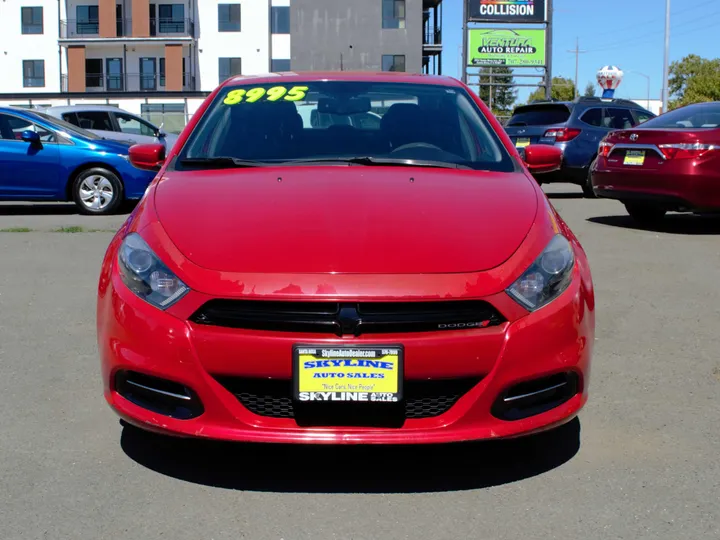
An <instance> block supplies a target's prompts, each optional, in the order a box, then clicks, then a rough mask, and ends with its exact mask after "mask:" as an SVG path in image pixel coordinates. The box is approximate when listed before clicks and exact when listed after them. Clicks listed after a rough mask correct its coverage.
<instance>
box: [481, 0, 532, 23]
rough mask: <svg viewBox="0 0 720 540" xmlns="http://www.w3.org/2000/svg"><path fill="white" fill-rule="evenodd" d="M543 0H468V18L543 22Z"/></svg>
mask: <svg viewBox="0 0 720 540" xmlns="http://www.w3.org/2000/svg"><path fill="white" fill-rule="evenodd" d="M545 9H546V6H545V0H469V2H468V19H469V20H470V21H473V22H496V23H517V22H538V23H541V22H545V21H546V12H545Z"/></svg>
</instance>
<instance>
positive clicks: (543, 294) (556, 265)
mask: <svg viewBox="0 0 720 540" xmlns="http://www.w3.org/2000/svg"><path fill="white" fill-rule="evenodd" d="M574 264H575V255H574V253H573V249H572V246H571V245H570V242H568V240H567V238H565V237H564V236H562V235H560V234H558V235H555V236H554V237H553V239H552V240H550V243H549V244H548V245H547V247H546V248H545V249H544V250H543V252H542V253H541V254H540V256H539V257H538V258H537V259H535V262H534V263H532V264H531V265H530V268H528V269H527V270H525V273H523V275H522V276H520V278H519V279H518V280H517V281H516V282H515V283H513V284H512V285H511V286H510V287H509V288H508V289H507V293H508V294H509V295H510V296H512V297H513V298H514V299H515V300H517V301H518V302H519V303H520V304H522V306H523V307H525V308H527V309H529V310H530V311H535V310H536V309H540V308H541V307H543V306H544V305H546V304H548V303H550V302H552V301H553V300H555V298H557V297H558V296H560V294H561V293H562V292H563V291H564V290H565V289H567V287H568V285H569V284H570V280H571V277H572V269H573V266H574Z"/></svg>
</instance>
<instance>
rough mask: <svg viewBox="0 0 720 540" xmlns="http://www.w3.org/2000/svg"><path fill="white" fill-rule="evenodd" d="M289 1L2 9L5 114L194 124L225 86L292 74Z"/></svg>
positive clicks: (0, 98) (23, 0) (42, 3)
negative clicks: (97, 107) (181, 119)
mask: <svg viewBox="0 0 720 540" xmlns="http://www.w3.org/2000/svg"><path fill="white" fill-rule="evenodd" d="M289 6H290V0H239V1H237V0H236V1H232V0H3V1H2V2H0V73H2V74H3V77H2V79H0V105H8V104H12V105H25V106H28V105H32V106H47V105H59V104H63V105H67V104H77V103H80V102H84V103H109V104H114V105H118V106H120V107H121V108H123V109H126V110H129V111H131V112H135V113H143V114H146V113H147V114H146V115H149V114H151V113H153V112H158V111H162V110H164V109H169V110H172V111H174V112H176V113H177V112H179V111H180V109H181V108H183V112H184V114H185V116H186V117H189V116H191V115H192V114H193V113H194V112H195V110H196V109H197V107H199V105H200V103H201V102H202V100H203V99H204V97H205V96H206V95H207V94H208V93H209V92H211V91H212V90H214V89H215V88H216V87H217V86H218V84H220V83H221V82H222V81H223V80H225V79H227V78H229V77H231V76H233V75H238V74H260V73H267V72H270V71H288V70H290V69H291V66H290V13H289V11H290V7H289Z"/></svg>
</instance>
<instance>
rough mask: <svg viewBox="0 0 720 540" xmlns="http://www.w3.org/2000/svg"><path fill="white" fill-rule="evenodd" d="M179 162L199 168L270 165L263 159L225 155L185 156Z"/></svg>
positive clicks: (238, 167) (239, 167)
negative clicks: (206, 156) (207, 156)
mask: <svg viewBox="0 0 720 540" xmlns="http://www.w3.org/2000/svg"><path fill="white" fill-rule="evenodd" d="M180 164H181V165H185V166H188V167H193V168H195V167H197V168H200V169H236V168H237V169H241V168H244V167H267V166H269V165H271V163H267V162H265V161H254V160H252V159H240V158H234V157H226V156H219V157H211V158H185V159H181V160H180Z"/></svg>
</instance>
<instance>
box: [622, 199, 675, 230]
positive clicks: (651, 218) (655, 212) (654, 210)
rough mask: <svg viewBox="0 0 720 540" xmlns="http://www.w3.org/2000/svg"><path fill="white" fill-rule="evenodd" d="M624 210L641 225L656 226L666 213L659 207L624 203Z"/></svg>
mask: <svg viewBox="0 0 720 540" xmlns="http://www.w3.org/2000/svg"><path fill="white" fill-rule="evenodd" d="M625 209H626V210H627V213H628V214H630V217H632V218H633V219H634V220H635V221H637V222H638V223H640V224H642V225H657V224H658V223H660V222H661V221H662V219H663V218H664V217H665V213H666V212H667V210H665V209H664V208H662V207H660V206H656V205H653V204H643V203H625Z"/></svg>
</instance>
